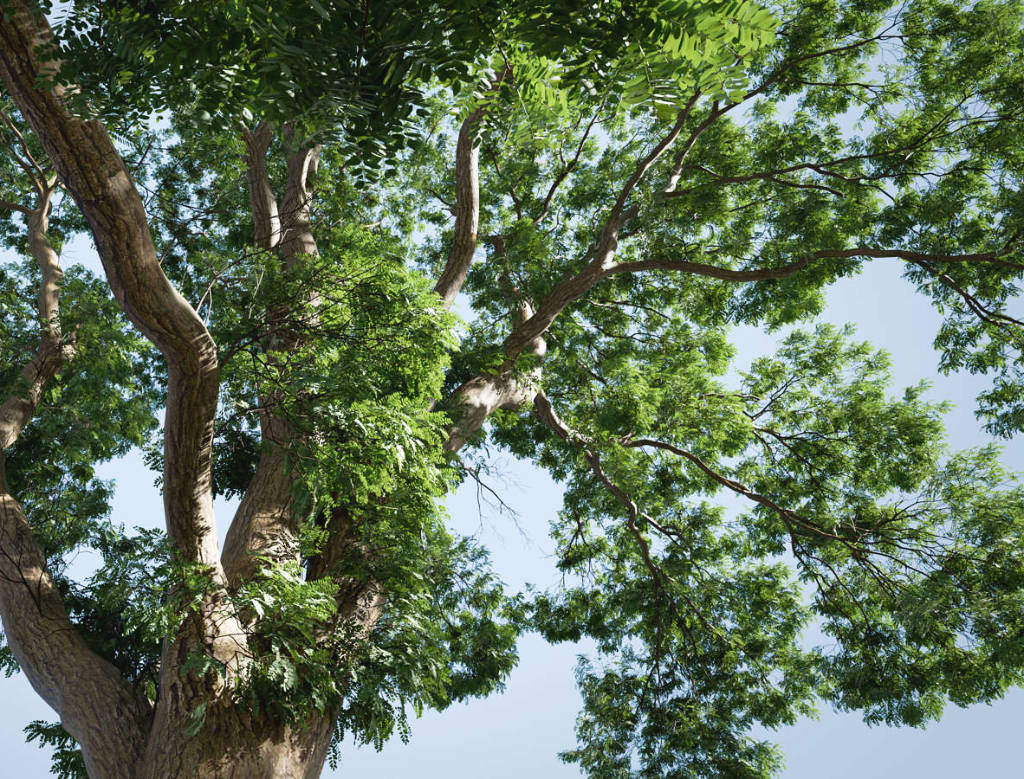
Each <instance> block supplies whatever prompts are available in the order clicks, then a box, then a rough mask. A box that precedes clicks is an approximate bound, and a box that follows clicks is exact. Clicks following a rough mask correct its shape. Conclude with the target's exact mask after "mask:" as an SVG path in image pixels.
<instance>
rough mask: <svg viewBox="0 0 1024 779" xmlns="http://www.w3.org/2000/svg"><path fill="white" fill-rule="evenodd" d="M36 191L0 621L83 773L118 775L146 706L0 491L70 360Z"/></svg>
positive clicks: (12, 427)
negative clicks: (32, 279)
mask: <svg viewBox="0 0 1024 779" xmlns="http://www.w3.org/2000/svg"><path fill="white" fill-rule="evenodd" d="M36 184H37V187H38V188H39V197H38V202H37V204H36V207H35V208H34V209H33V210H32V211H31V212H30V213H29V214H28V219H27V221H28V239H29V247H30V249H31V251H32V255H33V257H34V258H35V260H36V262H37V264H38V265H39V269H40V273H41V281H40V284H39V298H38V318H39V327H40V336H39V346H38V348H37V350H36V353H35V355H34V356H33V357H32V359H31V360H30V361H29V363H28V364H27V365H26V366H25V368H24V369H23V370H22V374H21V377H22V391H21V392H16V393H14V394H12V395H11V396H10V397H8V398H6V399H3V400H2V403H0V618H2V620H3V628H4V635H5V636H6V638H7V644H8V646H10V648H11V651H12V652H13V654H14V656H15V658H16V659H17V660H18V663H19V665H21V667H22V668H23V669H24V670H25V675H26V676H27V677H28V680H29V683H30V684H31V685H32V688H33V689H34V690H35V691H36V692H37V693H38V694H39V696H40V697H41V698H42V699H43V700H44V701H46V702H47V703H48V704H49V705H50V706H52V707H53V708H54V710H56V711H57V712H59V713H60V716H61V723H62V724H63V726H64V728H65V730H67V731H68V732H69V733H71V735H73V736H74V737H75V739H76V740H77V741H78V742H79V744H81V745H82V752H83V754H84V756H85V761H86V765H87V767H88V769H89V771H90V773H92V774H94V775H96V776H110V777H121V776H124V777H127V776H130V775H131V773H130V768H129V766H131V764H132V763H133V762H134V759H137V757H138V755H139V754H140V753H141V748H142V734H143V733H144V732H145V731H144V729H145V727H146V725H147V723H148V720H149V717H150V713H151V712H150V705H149V702H148V701H146V700H145V699H143V698H142V697H141V696H139V695H137V694H136V693H135V691H134V690H132V689H131V687H130V686H129V685H127V684H125V683H124V681H123V680H122V679H121V677H120V674H119V673H118V671H117V670H116V669H115V668H114V667H113V666H112V665H110V664H109V663H107V662H106V661H105V660H103V659H102V658H100V657H98V656H97V655H96V654H95V653H94V652H93V651H92V650H91V649H89V648H88V646H86V644H85V642H84V641H83V640H82V637H81V636H80V635H79V634H78V631H77V630H76V629H75V628H74V627H73V626H72V625H71V623H70V621H69V620H68V616H67V612H66V611H65V609H64V604H63V602H62V600H61V597H60V594H59V593H58V592H57V589H56V587H55V586H54V583H53V579H52V578H51V577H50V574H49V572H48V571H47V569H46V560H45V558H44V556H43V552H42V550H41V549H40V547H39V544H38V542H37V541H36V539H35V537H34V535H33V534H32V528H31V526H30V525H29V522H28V519H27V518H26V517H25V513H24V511H22V508H21V506H20V505H19V504H18V501H17V500H15V498H14V496H13V495H11V494H10V491H9V490H8V487H7V478H6V457H5V454H4V450H6V449H8V448H9V447H11V446H12V445H13V444H14V443H16V441H17V439H18V436H19V435H20V433H21V431H22V430H23V429H24V428H25V426H26V425H27V424H28V423H29V422H30V421H31V419H32V417H33V415H34V414H35V410H36V406H37V405H38V403H39V400H40V398H41V396H42V392H43V390H44V389H45V387H46V385H47V384H48V383H49V382H50V381H51V380H52V379H53V378H54V377H55V376H56V375H57V373H58V372H59V371H60V370H61V368H62V367H63V366H64V364H65V362H66V361H67V360H68V359H69V358H70V357H72V356H73V354H74V345H73V343H71V342H65V341H64V340H63V338H62V333H61V326H60V281H61V277H62V275H63V273H62V271H61V268H60V264H59V262H58V259H57V254H56V252H54V250H53V248H52V247H51V246H50V243H49V241H48V240H47V238H46V230H47V223H48V216H49V209H50V197H51V195H52V193H53V182H52V180H50V181H45V182H44V181H37V182H36ZM101 713H102V716H101ZM110 724H113V725H114V727H110Z"/></svg>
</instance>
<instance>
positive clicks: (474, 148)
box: [434, 65, 512, 306]
mask: <svg viewBox="0 0 1024 779" xmlns="http://www.w3.org/2000/svg"><path fill="white" fill-rule="evenodd" d="M511 75H512V69H511V68H510V67H509V66H507V65H506V66H505V68H504V69H503V70H502V71H501V73H499V74H498V75H497V76H496V77H495V78H494V79H493V80H492V81H491V84H490V87H489V89H488V92H489V93H492V94H493V93H494V92H496V91H497V89H498V87H500V86H501V83H502V82H503V81H504V80H505V79H507V78H508V77H509V76H511ZM489 112H490V107H489V106H488V105H487V103H484V104H483V105H481V106H479V107H478V108H476V109H475V110H473V111H470V113H469V115H468V116H466V118H465V119H464V120H463V122H462V127H461V128H460V129H459V138H458V141H457V142H456V144H455V238H454V240H453V241H452V249H451V252H449V254H448V262H447V263H446V264H445V267H444V270H443V271H442V272H441V276H440V277H439V278H438V280H437V284H435V285H434V291H435V292H436V293H437V294H438V295H440V296H441V299H442V300H443V301H444V303H445V305H446V306H450V305H451V304H452V303H453V302H454V300H455V296H456V295H458V294H459V290H461V289H462V285H463V284H464V283H465V282H466V274H467V273H469V266H470V265H471V264H472V262H473V253H474V252H475V251H476V241H477V231H478V230H479V227H480V148H479V146H478V141H479V140H480V129H481V125H482V123H483V121H484V119H485V118H486V117H487V114H488V113H489Z"/></svg>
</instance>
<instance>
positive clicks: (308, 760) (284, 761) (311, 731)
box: [136, 708, 334, 779]
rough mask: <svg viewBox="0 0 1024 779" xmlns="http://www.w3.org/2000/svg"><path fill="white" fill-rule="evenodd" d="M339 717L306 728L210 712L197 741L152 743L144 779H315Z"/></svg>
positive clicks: (318, 719) (235, 712)
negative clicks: (184, 778) (191, 778)
mask: <svg viewBox="0 0 1024 779" xmlns="http://www.w3.org/2000/svg"><path fill="white" fill-rule="evenodd" d="M333 723H334V717H333V715H332V714H320V715H317V716H315V717H313V718H311V719H310V720H309V721H308V722H306V723H305V724H304V725H303V726H301V727H297V726H295V727H293V726H286V725H281V724H269V723H266V722H261V721H257V720H253V719H252V718H250V717H249V716H247V714H246V713H245V712H244V711H243V710H242V709H240V708H232V709H221V710H219V711H216V710H215V711H211V712H209V713H208V714H207V721H206V722H205V723H204V725H203V727H202V728H201V729H200V731H199V732H198V733H197V734H196V735H195V736H193V737H191V738H190V737H188V736H187V735H185V734H184V732H183V731H182V730H180V729H179V730H178V731H177V732H176V734H174V735H172V736H171V737H170V738H168V739H166V740H162V741H160V742H159V743H153V742H151V743H150V748H149V750H148V751H147V754H146V759H145V761H144V763H143V765H142V766H141V767H140V770H139V771H138V772H137V773H136V776H138V777H139V779H166V778H167V777H172V776H175V777H201V779H285V778H287V779H316V777H319V776H320V772H321V771H322V770H323V765H324V761H325V760H326V759H327V751H328V749H329V748H330V745H331V736H332V733H333Z"/></svg>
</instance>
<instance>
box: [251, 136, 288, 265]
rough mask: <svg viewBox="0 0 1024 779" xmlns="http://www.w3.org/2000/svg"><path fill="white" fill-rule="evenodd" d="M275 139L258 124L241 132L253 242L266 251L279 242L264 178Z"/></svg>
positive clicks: (275, 215)
mask: <svg viewBox="0 0 1024 779" xmlns="http://www.w3.org/2000/svg"><path fill="white" fill-rule="evenodd" d="M273 137H274V128H273V126H272V125H270V124H268V123H266V122H260V123H259V124H257V125H256V129H255V130H254V131H252V132H250V131H249V129H248V128H246V129H245V130H243V131H242V138H243V139H244V140H245V173H246V179H247V181H248V182H249V205H250V207H251V208H252V221H253V226H254V227H255V231H256V233H255V243H256V246H257V247H258V248H260V249H264V250H267V251H269V250H270V249H273V248H274V247H275V246H277V244H278V242H279V241H280V240H281V219H280V216H279V215H278V211H277V201H276V200H275V199H274V191H273V189H271V186H270V179H269V177H268V176H267V149H268V148H269V146H270V141H271V140H272V139H273Z"/></svg>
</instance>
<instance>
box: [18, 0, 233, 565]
mask: <svg viewBox="0 0 1024 779" xmlns="http://www.w3.org/2000/svg"><path fill="white" fill-rule="evenodd" d="M52 42H53V37H52V33H51V31H50V28H49V26H48V24H47V23H46V21H45V19H44V18H42V16H41V15H39V14H38V13H35V12H34V9H32V8H30V6H29V5H28V4H27V3H25V2H24V0H12V1H11V2H9V3H7V9H6V12H5V14H4V16H3V21H2V22H0V79H2V81H3V84H4V86H5V88H6V90H7V92H8V94H9V95H10V96H11V98H12V99H13V100H14V102H15V104H16V105H17V107H18V110H19V111H20V112H21V114H22V116H24V117H25V119H26V121H27V122H28V123H29V125H30V126H31V127H32V129H33V131H34V132H35V133H36V135H37V136H38V137H39V139H40V141H41V143H42V145H43V148H44V149H45V151H46V153H47V155H48V156H49V158H50V159H51V160H52V161H53V164H54V166H55V167H56V169H57V172H58V174H59V176H60V179H61V182H62V183H63V185H64V188H65V189H66V190H67V191H68V192H69V193H70V195H71V196H72V198H73V199H74V200H75V202H76V204H77V205H78V207H79V209H81V211H82V214H83V215H84V216H85V218H86V220H87V221H88V223H89V225H90V227H91V228H92V233H93V238H94V240H95V243H96V249H97V251H98V253H99V255H100V259H101V261H102V263H103V268H104V270H105V272H106V275H107V281H108V283H109V284H110V288H111V290H112V291H113V293H114V296H115V297H116V298H117V301H118V302H119V303H120V305H121V307H122V309H123V310H124V311H125V313H126V314H127V315H128V317H129V318H130V319H131V321H132V322H133V323H134V324H135V326H136V327H138V328H139V330H141V331H142V333H143V334H144V335H145V336H146V337H147V338H148V339H149V340H150V341H152V342H153V344H154V345H156V346H157V348H158V349H160V351H161V353H162V354H163V356H164V358H165V360H166V361H167V367H168V393H167V414H166V422H165V429H166V434H165V437H164V482H163V483H164V511H165V516H166V520H167V529H168V534H169V535H170V537H171V539H172V540H173V541H174V543H175V546H176V547H177V548H178V550H179V552H180V553H181V554H182V555H183V556H184V557H185V558H186V559H189V560H194V561H196V562H201V563H203V564H205V565H208V566H210V567H211V568H212V569H214V570H215V572H216V571H219V562H218V554H217V533H216V529H215V527H214V515H213V499H212V493H211V482H210V466H211V462H212V444H213V418H214V413H215V411H216V407H217V394H218V384H219V377H218V370H219V368H218V363H217V348H216V345H215V344H214V342H213V339H212V338H211V337H210V334H209V333H208V332H207V330H206V327H205V326H204V325H203V322H202V320H201V319H200V318H199V315H198V314H197V313H196V312H195V310H193V308H192V307H191V306H190V305H189V304H188V302H187V301H186V300H185V299H184V298H183V297H182V296H181V295H180V294H179V293H178V291H177V290H176V289H175V288H174V287H173V286H172V285H171V283H170V282H169V281H168V279H167V277H166V276H165V275H164V273H163V270H162V269H161V268H160V263H159V261H158V258H157V254H156V250H155V248H154V245H153V239H152V236H151V235H150V231H149V223H148V220H147V218H146V212H145V209H144V207H143V203H142V199H141V198H140V197H139V193H138V191H137V190H136V188H135V185H134V184H133V183H132V180H131V176H130V174H129V171H128V169H127V167H126V165H125V163H124V160H123V159H122V158H121V156H120V154H119V153H118V152H117V150H116V148H115V147H114V144H113V142H112V141H111V139H110V137H109V136H108V135H107V132H106V130H105V129H104V128H103V126H102V125H101V124H99V123H98V122H94V121H85V120H83V119H80V118H78V117H76V116H74V115H73V114H72V113H71V112H70V111H69V110H68V108H67V106H66V105H65V97H66V95H67V94H68V92H67V89H68V88H67V87H63V86H60V85H58V86H54V87H52V88H48V89H39V88H38V84H39V82H40V80H41V78H42V77H43V76H44V75H45V74H46V73H51V72H52V71H53V70H54V68H55V63H52V62H42V61H40V59H39V55H38V52H39V50H40V49H41V48H45V47H46V46H47V45H49V44H52Z"/></svg>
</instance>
